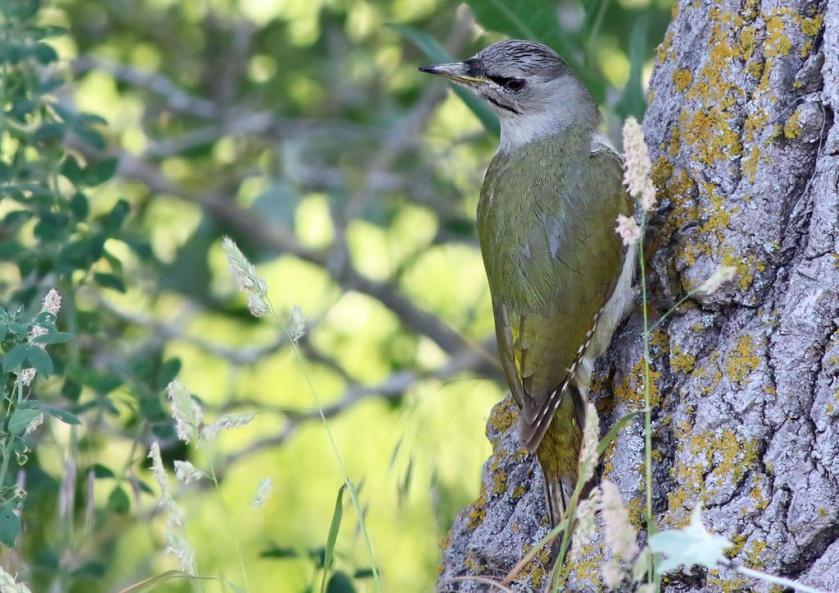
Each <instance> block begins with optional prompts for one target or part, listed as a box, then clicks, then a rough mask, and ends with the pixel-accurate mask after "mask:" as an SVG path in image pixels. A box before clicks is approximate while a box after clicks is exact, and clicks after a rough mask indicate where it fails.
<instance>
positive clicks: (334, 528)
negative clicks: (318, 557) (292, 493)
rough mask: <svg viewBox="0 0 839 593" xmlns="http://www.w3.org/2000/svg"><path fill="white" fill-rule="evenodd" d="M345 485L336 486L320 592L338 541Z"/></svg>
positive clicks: (323, 586)
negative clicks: (336, 491)
mask: <svg viewBox="0 0 839 593" xmlns="http://www.w3.org/2000/svg"><path fill="white" fill-rule="evenodd" d="M346 488H347V485H346V484H341V487H340V488H338V496H336V497H335V509H334V510H333V511H332V521H331V522H330V524H329V535H328V536H327V538H326V550H325V553H324V561H323V578H322V579H321V587H320V590H321V593H323V591H326V590H327V587H326V575H327V574H328V573H329V569H330V567H331V566H332V559H333V558H334V555H335V543H336V542H337V541H338V531H339V530H340V529H341V519H343V517H344V490H346Z"/></svg>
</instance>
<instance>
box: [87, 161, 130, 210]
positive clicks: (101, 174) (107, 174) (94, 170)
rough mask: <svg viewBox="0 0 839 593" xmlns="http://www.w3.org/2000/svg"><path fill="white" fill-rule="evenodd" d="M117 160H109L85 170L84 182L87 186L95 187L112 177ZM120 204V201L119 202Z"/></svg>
mask: <svg viewBox="0 0 839 593" xmlns="http://www.w3.org/2000/svg"><path fill="white" fill-rule="evenodd" d="M118 163H119V160H118V159H116V158H109V159H105V160H103V161H99V162H98V163H96V164H94V165H91V166H90V167H88V168H87V169H86V170H85V173H84V182H85V183H86V184H87V185H89V186H96V185H100V184H102V183H105V182H106V181H108V180H109V179H110V178H111V177H113V176H114V173H115V172H116V170H117V164H118ZM120 202H122V200H120Z"/></svg>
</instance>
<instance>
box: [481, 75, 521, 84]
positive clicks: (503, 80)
mask: <svg viewBox="0 0 839 593" xmlns="http://www.w3.org/2000/svg"><path fill="white" fill-rule="evenodd" d="M487 78H489V79H490V80H491V81H492V82H494V83H495V84H498V85H501V86H504V85H505V84H507V83H508V82H510V81H511V80H515V79H514V78H508V77H506V76H491V75H487Z"/></svg>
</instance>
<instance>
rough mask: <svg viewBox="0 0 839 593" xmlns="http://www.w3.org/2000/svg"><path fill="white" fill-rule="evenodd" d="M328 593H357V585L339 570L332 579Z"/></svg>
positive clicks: (327, 588)
mask: <svg viewBox="0 0 839 593" xmlns="http://www.w3.org/2000/svg"><path fill="white" fill-rule="evenodd" d="M326 593H355V585H353V582H352V579H351V578H350V577H349V576H348V575H347V574H346V573H344V572H341V571H340V570H338V571H335V573H334V574H333V575H332V577H330V579H329V584H328V585H327V586H326Z"/></svg>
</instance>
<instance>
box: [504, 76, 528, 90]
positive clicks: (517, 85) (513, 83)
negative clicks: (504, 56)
mask: <svg viewBox="0 0 839 593" xmlns="http://www.w3.org/2000/svg"><path fill="white" fill-rule="evenodd" d="M525 84H527V83H526V82H525V80H524V79H523V78H511V79H510V80H508V81H507V82H505V83H504V88H505V89H507V90H508V91H513V92H514V93H517V92H519V91H520V90H522V89H523V88H524V85H525Z"/></svg>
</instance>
